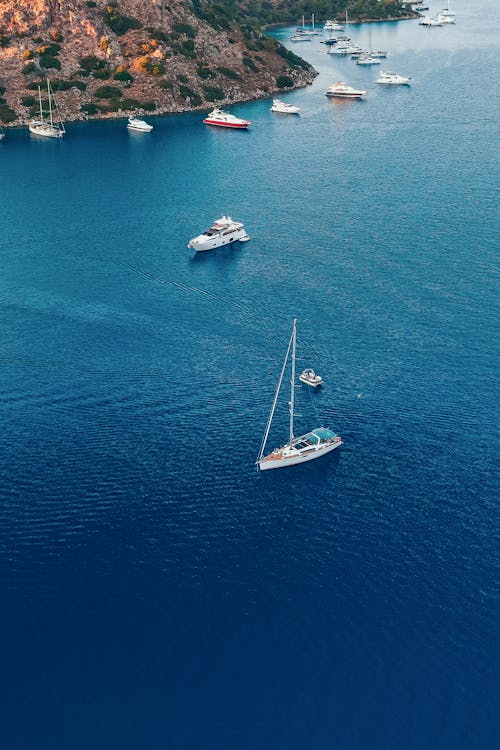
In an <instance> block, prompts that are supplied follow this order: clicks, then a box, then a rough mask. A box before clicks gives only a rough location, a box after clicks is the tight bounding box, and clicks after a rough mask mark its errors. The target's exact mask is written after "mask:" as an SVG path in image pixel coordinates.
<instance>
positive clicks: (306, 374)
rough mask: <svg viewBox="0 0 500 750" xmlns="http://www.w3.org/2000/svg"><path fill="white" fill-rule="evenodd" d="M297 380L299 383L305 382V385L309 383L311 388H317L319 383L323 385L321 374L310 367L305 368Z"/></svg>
mask: <svg viewBox="0 0 500 750" xmlns="http://www.w3.org/2000/svg"><path fill="white" fill-rule="evenodd" d="M299 380H300V382H301V383H305V384H306V385H310V386H312V387H313V388H319V386H320V385H323V378H322V377H321V375H318V374H317V373H316V372H314V370H313V369H312V368H311V367H308V368H307V369H306V370H303V371H302V372H301V373H300V375H299Z"/></svg>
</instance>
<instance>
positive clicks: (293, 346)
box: [290, 318, 297, 445]
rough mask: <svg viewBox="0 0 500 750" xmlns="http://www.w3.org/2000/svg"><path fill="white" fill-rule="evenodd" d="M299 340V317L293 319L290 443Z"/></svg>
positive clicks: (291, 438)
mask: <svg viewBox="0 0 500 750" xmlns="http://www.w3.org/2000/svg"><path fill="white" fill-rule="evenodd" d="M296 342H297V318H294V319H293V331H292V379H291V381H290V384H291V386H292V388H291V392H290V445H291V444H292V442H293V407H294V401H295V346H296Z"/></svg>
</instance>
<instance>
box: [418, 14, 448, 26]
mask: <svg viewBox="0 0 500 750" xmlns="http://www.w3.org/2000/svg"><path fill="white" fill-rule="evenodd" d="M418 24H419V26H442V25H443V24H442V23H441V21H438V20H437V18H430V17H429V16H425V18H422V20H421V21H419V22H418Z"/></svg>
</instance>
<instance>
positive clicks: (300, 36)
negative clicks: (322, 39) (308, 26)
mask: <svg viewBox="0 0 500 750" xmlns="http://www.w3.org/2000/svg"><path fill="white" fill-rule="evenodd" d="M290 41H291V42H310V41H311V37H310V36H306V34H299V32H297V33H296V34H293V35H292V36H291V37H290Z"/></svg>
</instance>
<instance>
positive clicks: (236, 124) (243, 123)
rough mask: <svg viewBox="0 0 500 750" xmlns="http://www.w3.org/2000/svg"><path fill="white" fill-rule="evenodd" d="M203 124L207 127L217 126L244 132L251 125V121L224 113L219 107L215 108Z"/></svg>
mask: <svg viewBox="0 0 500 750" xmlns="http://www.w3.org/2000/svg"><path fill="white" fill-rule="evenodd" d="M203 122H204V123H205V125H217V126H218V127H220V128H237V129H240V130H244V129H246V128H248V126H249V125H250V120H244V119H242V118H241V117H236V115H233V114H231V113H230V112H224V110H223V109H219V108H218V107H214V108H213V110H212V111H211V112H210V114H208V115H207V116H206V117H205V119H204V120H203Z"/></svg>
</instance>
